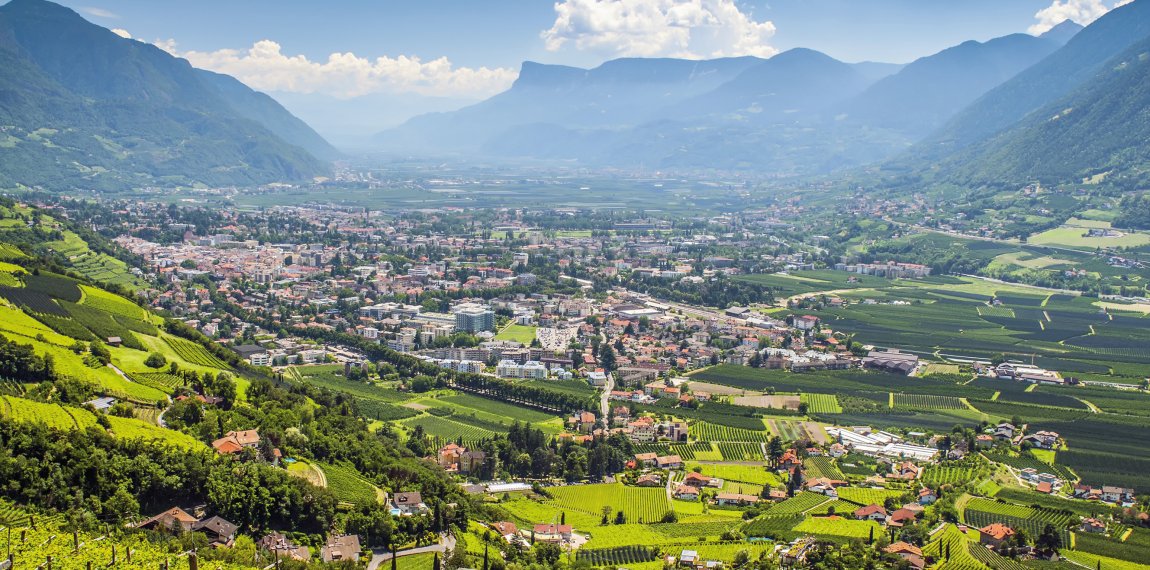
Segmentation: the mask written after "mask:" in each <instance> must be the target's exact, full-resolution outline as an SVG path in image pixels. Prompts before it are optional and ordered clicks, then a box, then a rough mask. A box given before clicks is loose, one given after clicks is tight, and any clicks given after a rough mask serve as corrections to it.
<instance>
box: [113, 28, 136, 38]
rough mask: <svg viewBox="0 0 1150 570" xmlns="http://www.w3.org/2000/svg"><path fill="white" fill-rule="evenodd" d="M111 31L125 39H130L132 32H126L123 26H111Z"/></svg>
mask: <svg viewBox="0 0 1150 570" xmlns="http://www.w3.org/2000/svg"><path fill="white" fill-rule="evenodd" d="M112 33H113V34H116V35H117V36H120V37H121V38H124V39H126V40H130V39H132V34H130V33H128V30H125V29H124V28H112Z"/></svg>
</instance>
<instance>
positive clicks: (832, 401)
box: [802, 393, 843, 414]
mask: <svg viewBox="0 0 1150 570" xmlns="http://www.w3.org/2000/svg"><path fill="white" fill-rule="evenodd" d="M802 401H803V403H805V404H806V405H807V413H810V414H841V413H843V407H842V406H840V405H839V399H838V397H837V396H835V395H834V394H810V393H804V394H802Z"/></svg>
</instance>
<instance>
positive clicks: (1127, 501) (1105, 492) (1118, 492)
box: [1102, 485, 1134, 506]
mask: <svg viewBox="0 0 1150 570" xmlns="http://www.w3.org/2000/svg"><path fill="white" fill-rule="evenodd" d="M1102 500H1103V501H1104V502H1107V503H1117V504H1120V505H1123V506H1127V505H1133V504H1134V489H1127V488H1125V487H1113V486H1110V485H1103V486H1102Z"/></svg>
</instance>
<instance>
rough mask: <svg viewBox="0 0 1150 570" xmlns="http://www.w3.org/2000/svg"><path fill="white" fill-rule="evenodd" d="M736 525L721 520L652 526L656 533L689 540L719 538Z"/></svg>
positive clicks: (729, 521) (732, 522)
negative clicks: (702, 537) (700, 537)
mask: <svg viewBox="0 0 1150 570" xmlns="http://www.w3.org/2000/svg"><path fill="white" fill-rule="evenodd" d="M734 525H735V522H734V521H731V520H721V521H711V522H697V523H685V522H678V523H666V524H655V525H651V529H652V530H654V531H655V532H657V533H659V534H662V535H665V536H668V537H670V538H687V537H698V536H719V535H721V534H723V533H724V532H727V531H728V530H730V529H731V527H732V526H734Z"/></svg>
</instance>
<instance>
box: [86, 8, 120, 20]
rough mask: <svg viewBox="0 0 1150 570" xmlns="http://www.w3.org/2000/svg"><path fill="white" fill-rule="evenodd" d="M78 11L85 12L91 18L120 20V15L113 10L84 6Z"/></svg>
mask: <svg viewBox="0 0 1150 570" xmlns="http://www.w3.org/2000/svg"><path fill="white" fill-rule="evenodd" d="M77 10H79V11H81V12H83V13H85V14H87V15H89V16H95V17H97V18H108V19H112V20H118V19H120V15H119V14H117V13H115V12H113V11H111V10H105V9H103V8H96V7H94V6H83V7H80V8H77Z"/></svg>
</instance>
